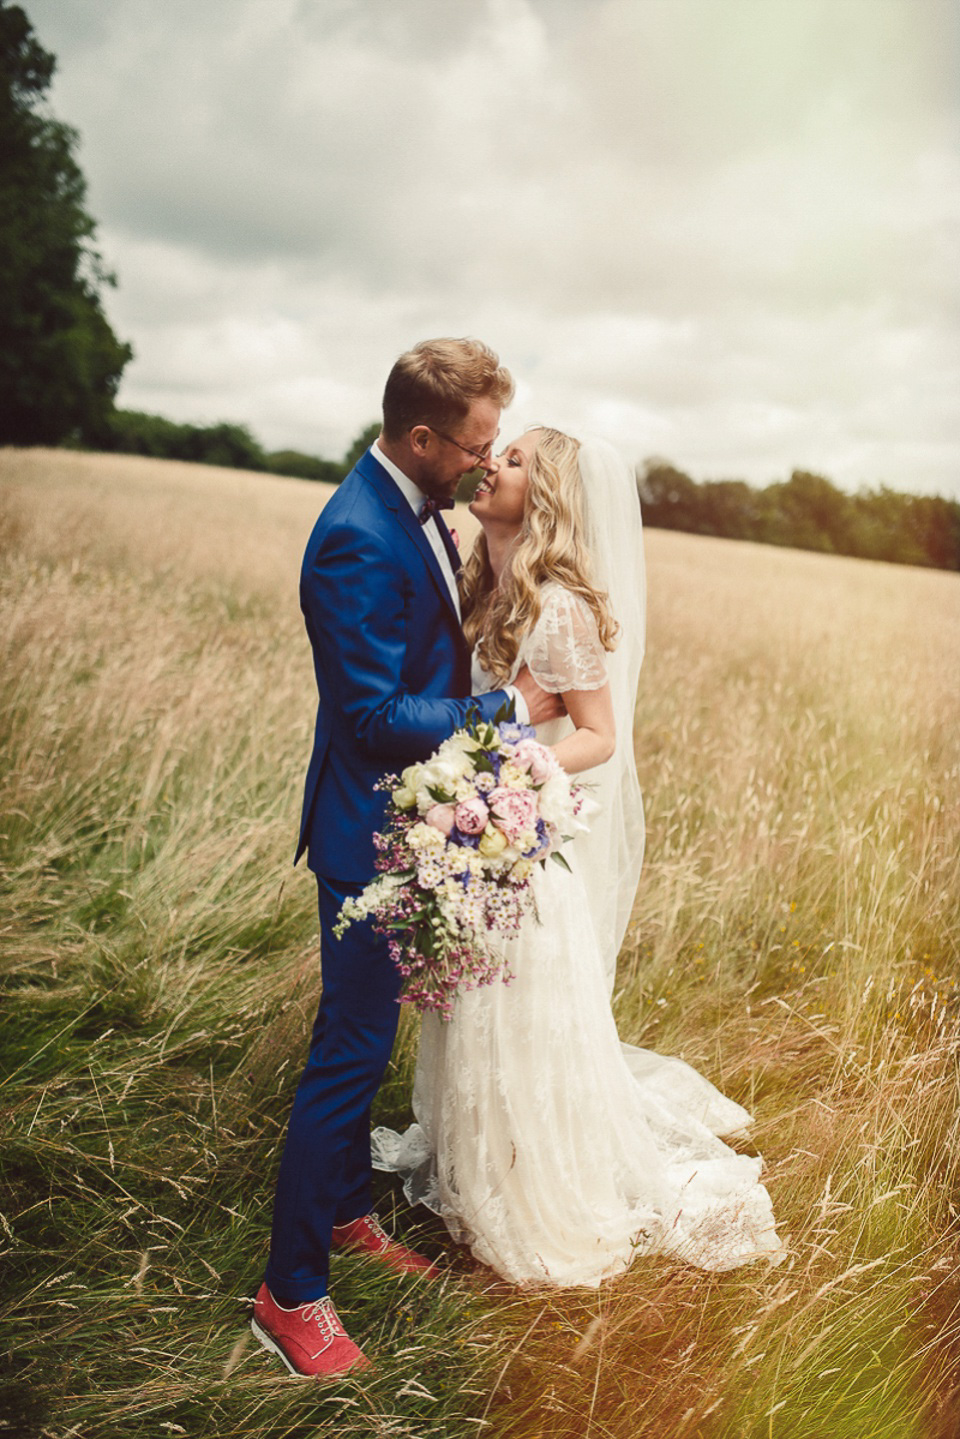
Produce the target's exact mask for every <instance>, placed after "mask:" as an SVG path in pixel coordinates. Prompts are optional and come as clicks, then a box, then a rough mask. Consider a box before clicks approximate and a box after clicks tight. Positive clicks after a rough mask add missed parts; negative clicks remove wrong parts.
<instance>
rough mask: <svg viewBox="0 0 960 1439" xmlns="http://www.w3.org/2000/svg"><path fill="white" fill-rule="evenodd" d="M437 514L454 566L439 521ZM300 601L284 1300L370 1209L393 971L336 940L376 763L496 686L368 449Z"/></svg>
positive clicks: (277, 1209)
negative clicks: (293, 1048) (299, 951)
mask: <svg viewBox="0 0 960 1439" xmlns="http://www.w3.org/2000/svg"><path fill="white" fill-rule="evenodd" d="M429 523H431V524H437V526H438V528H439V530H440V534H441V537H442V538H443V541H444V544H445V546H446V548H447V550H448V553H449V554H450V558H451V562H452V564H453V566H454V569H455V570H456V569H457V568H458V567H459V559H458V557H457V554H456V550H455V547H454V545H453V542H452V540H451V539H450V535H449V532H448V531H447V529H446V526H445V525H444V524H443V521H442V520H441V519H440V517H439V516H437V517H436V518H435V519H434V520H431V521H429ZM300 605H301V608H302V610H303V613H304V618H305V620H306V626H307V633H308V635H309V637H310V644H311V646H312V649H313V662H314V669H315V672H316V679H317V690H318V693H319V707H318V710H317V724H316V732H315V736H314V746H313V755H312V757H311V760H310V766H309V769H308V771H307V782H306V787H305V792H304V799H303V813H302V817H301V824H300V841H299V844H298V847H297V856H296V857H297V859H299V858H300V856H301V854H303V852H304V850H306V851H307V856H308V864H309V866H310V868H311V869H312V870H313V871H314V873H315V874H316V876H317V884H318V889H319V903H320V938H321V964H322V972H323V992H322V996H321V1000H320V1008H319V1011H318V1013H317V1019H316V1023H315V1024H314V1029H313V1036H312V1039H311V1045H310V1054H309V1058H308V1060H307V1064H306V1068H305V1069H304V1071H303V1075H302V1077H301V1080H300V1084H299V1087H298V1089H297V1094H296V1098H295V1099H294V1104H293V1111H292V1114H291V1117H290V1125H289V1128H288V1132H287V1139H286V1144H285V1147H284V1153H283V1159H282V1161H281V1165H280V1174H279V1178H278V1181H277V1193H276V1199H275V1202H274V1221H273V1234H272V1238H271V1246H270V1262H269V1264H268V1266H267V1283H268V1285H269V1287H270V1290H271V1292H272V1293H273V1295H274V1298H275V1299H277V1301H278V1302H279V1303H280V1304H284V1305H288V1306H290V1305H294V1304H302V1303H305V1302H307V1301H308V1300H311V1299H316V1298H319V1297H320V1296H321V1295H322V1294H325V1293H326V1280H327V1271H328V1253H329V1247H330V1231H331V1229H332V1227H333V1225H334V1224H346V1223H348V1222H349V1221H350V1220H351V1219H356V1218H358V1217H359V1216H360V1215H362V1214H366V1213H367V1212H368V1210H369V1209H370V1206H371V1195H370V1105H371V1103H372V1101H373V1098H374V1095H375V1094H376V1092H377V1090H378V1089H379V1087H380V1083H381V1081H382V1079H383V1075H384V1071H385V1070H386V1067H387V1063H388V1061H389V1058H390V1052H391V1049H392V1048H393V1041H394V1037H395V1035H396V1028H397V1019H398V1016H399V1006H398V1004H397V996H398V994H399V989H400V979H399V976H398V974H397V971H396V969H395V967H394V965H393V964H392V963H391V961H390V958H389V956H388V954H387V949H386V942H385V941H384V940H383V939H382V938H381V937H380V936H378V935H375V934H374V933H373V930H372V928H371V926H370V925H369V924H356V925H353V926H351V928H350V929H348V930H347V931H346V934H345V935H344V937H343V939H342V940H337V939H335V938H334V937H333V933H332V926H333V923H334V921H335V919H336V915H337V913H338V911H339V908H340V905H341V904H342V902H343V899H344V898H345V897H346V896H347V895H356V894H358V893H359V892H360V890H361V889H362V888H363V886H364V884H365V883H366V882H367V881H368V880H369V879H371V878H372V876H373V874H374V848H373V838H372V837H373V834H374V832H375V831H376V830H378V829H380V828H382V825H383V820H384V814H385V809H386V804H387V797H386V796H385V795H384V794H382V793H379V792H375V791H374V788H373V786H374V784H375V783H376V781H377V780H378V779H380V777H381V776H382V775H383V774H384V772H385V771H387V770H393V771H399V770H401V769H402V768H404V767H405V766H406V765H408V764H412V763H413V762H414V761H415V760H422V759H426V758H427V756H428V755H430V754H431V753H432V752H433V750H435V749H436V748H437V746H438V745H439V744H440V743H441V742H442V741H443V740H444V739H446V738H447V736H448V735H449V734H451V733H452V732H453V730H455V729H457V728H458V727H459V726H460V725H461V724H462V723H463V722H464V720H465V718H466V715H467V711H468V709H469V707H470V706H471V705H472V704H475V705H476V706H477V707H478V709H479V710H480V713H481V715H482V717H483V718H485V719H490V718H492V717H493V715H494V714H495V712H496V711H497V709H498V708H499V707H500V706H501V705H502V704H503V703H504V702H505V701H506V700H507V695H506V693H505V692H504V691H503V690H496V691H494V692H493V693H492V694H486V695H479V696H477V697H476V698H475V699H471V698H470V655H469V651H468V649H467V645H466V641H465V640H464V638H463V634H462V632H461V629H460V623H459V620H458V618H457V612H456V608H455V606H454V603H453V599H452V597H451V595H450V592H449V590H448V588H447V584H446V581H445V580H444V577H443V572H442V570H441V568H440V566H439V564H438V562H437V558H436V555H435V554H434V552H433V550H432V549H431V547H430V544H429V542H428V540H427V537H426V535H425V534H424V531H423V527H422V526H421V524H420V521H419V519H418V517H417V516H416V515H415V514H414V512H413V510H412V509H411V507H410V505H409V503H408V501H407V500H406V498H405V497H404V495H403V494H401V492H400V490H399V488H398V487H397V485H396V484H395V483H394V481H393V480H392V479H391V477H390V475H389V474H388V473H387V471H386V470H385V469H384V468H383V466H382V465H381V464H380V463H379V462H378V461H377V460H376V459H375V458H374V456H373V454H372V453H371V452H370V451H367V453H366V454H365V455H364V456H363V457H362V458H361V459H360V460H359V461H358V463H357V465H356V467H355V468H354V469H353V470H352V471H351V473H350V474H349V475H348V476H347V478H346V479H345V480H344V482H343V484H342V485H341V486H340V487H339V489H338V490H337V491H336V493H335V494H334V495H333V496H332V497H331V499H330V500H329V501H328V503H327V504H326V506H325V507H324V509H323V512H322V513H321V515H320V518H319V519H318V520H317V523H316V525H315V526H314V529H313V533H312V534H311V536H310V539H309V541H308V543H307V548H306V553H305V554H304V558H303V568H302V570H301V575H300Z"/></svg>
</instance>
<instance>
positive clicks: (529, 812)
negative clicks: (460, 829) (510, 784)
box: [489, 786, 537, 840]
mask: <svg viewBox="0 0 960 1439" xmlns="http://www.w3.org/2000/svg"><path fill="white" fill-rule="evenodd" d="M489 800H490V812H491V813H492V814H493V816H494V820H495V822H496V825H497V828H498V829H502V830H503V832H504V834H505V835H506V836H507V838H508V839H511V840H512V839H516V838H517V836H518V835H521V834H523V833H524V831H525V830H531V829H536V825H537V797H536V795H535V794H534V793H533V791H532V790H529V789H506V788H504V787H503V786H500V787H498V788H497V789H495V790H492V791H491V792H490V795H489Z"/></svg>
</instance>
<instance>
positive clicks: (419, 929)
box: [335, 710, 585, 1019]
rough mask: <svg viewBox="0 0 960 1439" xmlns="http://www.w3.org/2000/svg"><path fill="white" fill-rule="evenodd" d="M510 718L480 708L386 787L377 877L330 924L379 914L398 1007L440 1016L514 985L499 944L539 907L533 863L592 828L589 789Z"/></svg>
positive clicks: (557, 855)
mask: <svg viewBox="0 0 960 1439" xmlns="http://www.w3.org/2000/svg"><path fill="white" fill-rule="evenodd" d="M506 713H507V712H506V711H505V710H501V711H500V712H499V713H498V714H497V715H496V717H495V718H494V720H492V721H481V720H480V719H479V717H478V715H477V713H476V711H474V712H473V714H472V716H471V717H470V718H468V721H467V724H466V725H465V727H464V728H463V729H459V730H457V731H456V732H455V733H454V734H452V735H451V736H450V738H449V739H447V740H444V742H443V744H442V745H441V746H440V748H439V749H438V750H437V751H436V753H435V754H434V755H432V756H431V757H430V759H428V760H427V761H426V762H425V763H424V764H413V765H410V766H408V768H407V769H405V770H404V771H403V774H402V775H400V776H397V775H386V776H385V777H384V779H383V780H381V781H380V782H379V784H378V786H377V788H379V789H388V790H389V791H390V801H389V805H388V810H387V823H386V826H385V828H384V829H383V830H382V831H381V833H379V834H376V835H374V845H375V847H376V850H377V859H376V868H377V872H378V875H377V878H376V879H374V880H372V881H371V882H370V884H368V885H367V887H366V888H365V889H364V890H363V892H362V894H360V895H359V896H358V897H357V898H356V899H348V900H346V901H345V903H344V905H343V907H342V909H341V911H340V915H339V917H338V920H337V925H336V928H335V933H336V934H337V936H338V937H340V936H341V935H342V934H343V932H344V931H345V930H346V928H347V927H348V925H350V924H352V923H354V922H355V921H358V920H365V919H372V920H373V927H374V929H375V930H376V931H377V932H378V933H379V934H383V935H385V936H386V938H387V940H388V948H389V952H390V958H391V959H392V960H393V962H394V964H395V965H396V966H397V968H398V969H399V971H400V973H401V975H402V976H403V980H404V983H403V990H402V992H401V995H400V1000H401V1002H402V1003H407V1004H413V1005H415V1006H416V1008H417V1009H420V1010H423V1011H426V1010H434V1011H436V1012H437V1013H438V1014H439V1015H440V1016H441V1017H442V1018H443V1019H449V1018H450V1017H451V1015H452V1013H453V1002H454V999H455V998H456V995H457V993H458V992H459V991H460V990H463V989H474V988H476V987H477V986H478V985H481V984H490V983H492V982H493V981H494V980H496V979H502V980H503V981H504V982H509V980H510V978H511V976H510V974H509V971H508V969H507V966H506V958H505V953H504V945H503V941H504V940H506V939H509V938H510V937H511V936H512V935H515V934H516V933H517V931H518V930H519V928H520V923H521V921H522V919H523V917H524V915H525V914H528V913H531V912H535V906H534V896H533V890H532V888H531V879H532V877H533V873H534V865H535V864H537V863H540V864H545V863H546V861H547V860H548V859H553V860H555V861H556V862H557V863H558V864H561V865H563V867H564V868H566V869H569V865H568V864H567V861H566V859H565V858H564V856H563V854H562V853H561V852H560V846H561V844H563V843H564V841H565V840H568V839H570V838H571V835H572V832H573V831H574V830H576V829H578V828H584V827H585V826H584V823H583V820H582V819H580V818H578V816H579V815H580V811H581V809H582V808H583V805H584V799H585V790H584V787H583V785H581V784H578V783H576V782H574V781H571V779H570V778H569V776H568V775H567V774H566V772H565V771H564V770H563V769H562V768H561V766H560V765H559V763H558V762H557V760H556V758H555V757H554V755H553V753H552V751H551V750H549V749H547V747H546V746H545V745H542V744H540V743H539V742H538V740H537V738H536V734H535V731H534V730H533V729H532V728H531V727H530V726H529V725H523V724H519V723H518V722H517V721H515V720H512V719H509V718H506V717H505V715H506Z"/></svg>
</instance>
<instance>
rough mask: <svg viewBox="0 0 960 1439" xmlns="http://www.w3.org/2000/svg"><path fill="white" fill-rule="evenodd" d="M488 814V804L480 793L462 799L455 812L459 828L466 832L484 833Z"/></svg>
mask: <svg viewBox="0 0 960 1439" xmlns="http://www.w3.org/2000/svg"><path fill="white" fill-rule="evenodd" d="M494 793H496V791H494ZM488 814H489V811H488V809H487V806H486V805H485V804H484V802H483V800H482V799H481V798H480V796H479V795H474V797H473V798H472V799H465V800H461V802H460V803H459V804H458V805H457V808H456V810H455V812H454V818H455V819H456V822H457V829H459V830H461V831H462V832H463V833H464V834H482V833H483V831H484V829H485V827H486V823H487V817H488Z"/></svg>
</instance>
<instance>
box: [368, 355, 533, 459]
mask: <svg viewBox="0 0 960 1439" xmlns="http://www.w3.org/2000/svg"><path fill="white" fill-rule="evenodd" d="M513 390H514V385H513V377H512V375H511V374H510V371H509V370H507V369H505V368H504V366H503V365H501V363H500V357H499V356H498V355H496V354H495V353H494V351H493V350H491V349H490V346H489V345H485V344H483V342H482V341H481V340H472V339H463V340H447V339H441V340H421V341H420V343H419V345H414V347H413V349H412V350H407V352H406V354H403V355H401V356H400V358H399V360H397V362H396V364H395V365H394V367H393V369H392V370H391V371H390V374H389V375H388V376H387V384H386V388H385V389H384V392H383V433H384V435H385V437H386V438H387V439H388V440H399V439H401V438H402V437H403V436H404V435H405V434H406V433H407V431H408V430H412V429H413V427H414V425H430V426H432V427H434V428H436V429H440V430H449V429H452V428H454V427H455V426H456V425H457V424H458V423H459V422H460V421H461V420H463V419H464V418H465V417H466V414H467V411H468V410H469V409H470V406H471V404H472V403H473V401H474V400H479V399H483V398H487V397H489V398H490V399H491V400H493V401H494V402H495V403H496V404H498V405H499V406H500V408H501V409H503V407H504V406H505V405H509V403H510V401H511V400H512V399H513Z"/></svg>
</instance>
